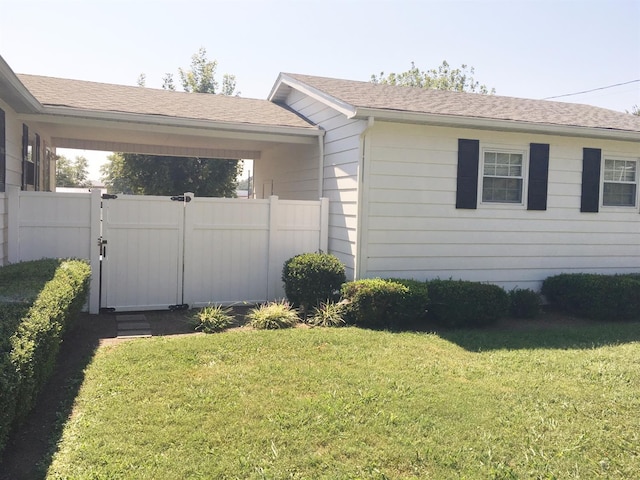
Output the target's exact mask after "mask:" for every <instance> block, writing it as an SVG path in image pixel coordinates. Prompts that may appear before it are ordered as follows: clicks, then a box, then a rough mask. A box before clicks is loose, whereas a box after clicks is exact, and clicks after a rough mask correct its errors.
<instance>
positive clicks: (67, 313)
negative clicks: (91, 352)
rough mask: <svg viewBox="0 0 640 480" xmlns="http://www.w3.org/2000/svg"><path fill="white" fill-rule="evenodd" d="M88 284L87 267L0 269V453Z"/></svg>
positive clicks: (46, 263)
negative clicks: (0, 288) (0, 290)
mask: <svg viewBox="0 0 640 480" xmlns="http://www.w3.org/2000/svg"><path fill="white" fill-rule="evenodd" d="M89 278H90V268H89V265H87V263H86V262H83V261H79V260H51V259H48V260H37V261H33V262H24V263H17V264H13V265H9V266H6V267H2V268H0V285H1V286H2V298H0V302H1V303H0V333H1V335H0V452H1V451H2V449H3V448H4V445H5V442H6V440H7V436H8V434H9V431H10V430H11V429H12V428H13V427H15V426H16V425H17V424H18V423H19V422H20V421H21V420H23V419H24V418H25V417H26V415H27V414H28V412H29V411H30V410H31V408H32V407H33V405H34V403H35V400H36V398H37V396H38V393H39V391H40V389H41V388H42V386H43V385H44V383H45V382H46V380H47V379H48V378H49V376H50V374H51V372H52V370H53V367H54V365H55V361H56V357H57V354H58V350H59V347H60V341H61V337H62V334H63V332H64V330H65V328H66V327H67V326H68V324H69V322H70V320H72V319H73V318H74V316H75V315H76V314H77V313H78V312H79V311H80V310H81V309H82V306H83V305H84V303H85V301H86V299H87V295H88V291H89ZM5 287H6V288H5Z"/></svg>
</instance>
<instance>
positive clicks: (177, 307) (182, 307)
mask: <svg viewBox="0 0 640 480" xmlns="http://www.w3.org/2000/svg"><path fill="white" fill-rule="evenodd" d="M169 310H189V304H187V303H179V304H178V305H169Z"/></svg>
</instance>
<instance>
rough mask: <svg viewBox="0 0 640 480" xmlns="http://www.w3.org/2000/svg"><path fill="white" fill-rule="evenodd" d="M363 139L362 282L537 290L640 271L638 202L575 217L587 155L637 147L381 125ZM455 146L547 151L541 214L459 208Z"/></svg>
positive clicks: (493, 206) (630, 154)
mask: <svg viewBox="0 0 640 480" xmlns="http://www.w3.org/2000/svg"><path fill="white" fill-rule="evenodd" d="M367 136H368V139H369V142H370V143H369V146H368V149H367V159H366V161H365V162H368V165H367V164H366V163H365V167H364V185H365V186H366V192H365V193H364V195H363V205H362V219H361V228H362V229H363V234H362V235H361V252H360V253H361V263H360V266H359V269H358V276H359V277H362V278H365V277H404V278H415V279H418V280H424V279H433V278H453V279H464V280H473V281H486V282H491V283H495V284H498V285H501V286H503V287H505V288H508V289H511V288H514V287H516V286H517V287H520V288H532V289H539V287H540V285H541V282H542V280H543V279H545V278H546V277H548V276H550V275H554V274H558V273H562V272H594V273H612V272H616V273H618V272H620V273H621V272H638V271H640V214H639V209H638V200H636V206H635V207H603V206H602V203H600V208H599V212H597V213H581V212H580V208H581V183H582V164H583V148H597V149H602V154H603V157H605V156H607V155H610V156H617V157H621V158H628V159H636V160H640V144H639V143H634V142H624V141H609V140H597V139H589V138H571V137H561V136H550V135H533V134H526V133H506V132H493V131H483V130H475V129H474V130H471V129H468V130H464V129H454V128H447V127H429V126H418V125H409V124H397V123H384V122H376V124H375V125H374V126H373V128H372V129H371V130H369V131H368V132H367ZM458 139H477V140H479V141H480V149H481V151H482V149H483V148H485V147H492V148H497V149H506V150H517V151H525V152H526V150H527V149H528V148H529V145H530V144H531V143H543V144H549V152H550V153H549V172H548V195H547V209H546V210H541V211H532V210H527V207H526V205H520V204H517V205H516V204H499V203H489V204H483V203H482V201H481V199H480V194H479V195H478V197H479V199H478V204H477V208H476V209H460V208H458V209H456V189H457V186H456V176H457V162H458ZM603 163H604V161H603ZM525 175H526V174H525ZM479 177H480V178H479V183H480V182H481V179H482V163H480V175H479ZM524 184H525V185H526V177H525V182H524ZM480 191H481V186H480V185H479V192H480ZM525 198H526V193H525Z"/></svg>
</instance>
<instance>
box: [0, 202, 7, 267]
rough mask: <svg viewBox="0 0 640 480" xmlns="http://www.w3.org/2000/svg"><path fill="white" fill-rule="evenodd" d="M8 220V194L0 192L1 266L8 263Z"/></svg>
mask: <svg viewBox="0 0 640 480" xmlns="http://www.w3.org/2000/svg"><path fill="white" fill-rule="evenodd" d="M8 221H9V217H8V215H7V195H6V194H5V193H0V267H1V266H3V265H6V263H7V254H8V251H7V248H8V239H9V232H8Z"/></svg>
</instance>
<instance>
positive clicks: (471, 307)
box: [427, 280, 509, 328]
mask: <svg viewBox="0 0 640 480" xmlns="http://www.w3.org/2000/svg"><path fill="white" fill-rule="evenodd" d="M427 288H428V289H429V298H430V302H429V317H430V318H431V319H432V320H433V321H434V322H436V323H437V324H439V325H441V326H443V327H447V328H460V327H481V326H485V325H490V324H492V323H495V322H496V321H498V320H499V319H501V318H503V317H505V316H506V315H507V314H508V312H509V296H508V295H507V292H505V291H504V290H503V289H502V288H500V287H499V286H497V285H490V284H487V283H478V282H469V281H465V280H431V281H428V282H427Z"/></svg>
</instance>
